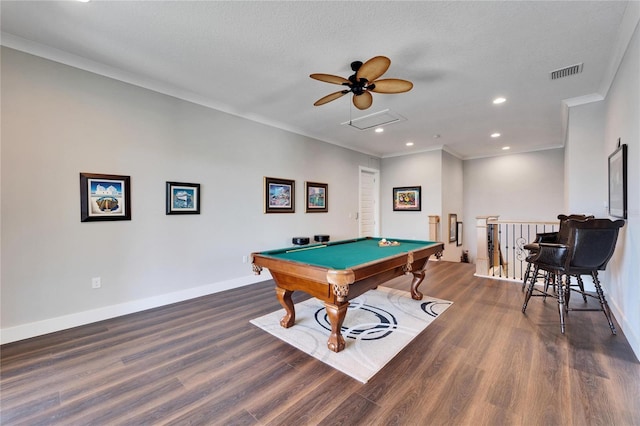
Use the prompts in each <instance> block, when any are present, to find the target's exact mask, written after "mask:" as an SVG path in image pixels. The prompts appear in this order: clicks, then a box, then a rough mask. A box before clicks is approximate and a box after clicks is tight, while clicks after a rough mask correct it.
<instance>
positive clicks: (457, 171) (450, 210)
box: [441, 151, 472, 262]
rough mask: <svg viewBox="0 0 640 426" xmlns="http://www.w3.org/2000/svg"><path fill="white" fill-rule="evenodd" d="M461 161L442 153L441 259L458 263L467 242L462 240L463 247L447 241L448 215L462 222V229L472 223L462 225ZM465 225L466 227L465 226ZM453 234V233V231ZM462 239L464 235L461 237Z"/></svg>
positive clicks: (462, 187) (444, 152) (462, 186)
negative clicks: (443, 248)
mask: <svg viewBox="0 0 640 426" xmlns="http://www.w3.org/2000/svg"><path fill="white" fill-rule="evenodd" d="M462 164H463V161H462V160H461V159H459V158H457V157H454V156H453V155H451V154H449V153H448V152H446V151H442V189H441V191H442V217H441V230H442V236H443V237H442V241H444V242H445V252H444V256H442V259H444V260H448V261H451V262H459V261H460V255H461V253H462V250H463V249H466V246H467V244H466V243H467V241H465V240H464V238H463V239H462V242H463V245H462V246H458V245H457V242H450V241H449V214H455V215H456V219H457V222H463V233H464V228H467V227H471V226H472V225H471V224H472V222H469V221H467V223H466V224H465V223H464V220H463V219H464V213H463V189H464V185H463V166H462ZM465 225H466V226H465ZM454 232H455V231H454ZM463 237H464V235H463Z"/></svg>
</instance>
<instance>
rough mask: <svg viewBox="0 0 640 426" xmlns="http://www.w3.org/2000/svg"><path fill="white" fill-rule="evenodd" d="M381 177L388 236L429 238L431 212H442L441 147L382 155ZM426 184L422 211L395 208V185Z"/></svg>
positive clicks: (384, 230) (384, 233)
mask: <svg viewBox="0 0 640 426" xmlns="http://www.w3.org/2000/svg"><path fill="white" fill-rule="evenodd" d="M382 169H383V170H382V174H381V179H380V198H381V203H380V204H381V209H380V218H381V223H382V226H381V233H382V236H384V237H387V238H389V237H390V238H416V239H421V240H428V239H429V215H440V214H441V213H440V212H441V210H442V199H441V191H440V187H441V185H442V162H441V154H440V151H439V150H438V151H429V152H422V153H419V154H415V155H407V156H400V157H389V158H384V159H382ZM402 186H421V187H422V210H421V211H393V204H392V200H393V188H394V187H402Z"/></svg>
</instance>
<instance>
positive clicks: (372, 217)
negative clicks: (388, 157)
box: [358, 167, 380, 237]
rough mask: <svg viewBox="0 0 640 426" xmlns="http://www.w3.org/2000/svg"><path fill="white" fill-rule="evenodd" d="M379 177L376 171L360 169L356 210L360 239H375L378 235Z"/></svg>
mask: <svg viewBox="0 0 640 426" xmlns="http://www.w3.org/2000/svg"><path fill="white" fill-rule="evenodd" d="M379 176H380V172H379V171H378V170H375V169H367V168H365V167H360V207H359V209H358V223H359V231H358V232H359V236H360V237H377V236H379V234H380V227H379V219H378V217H379V212H378V205H379V202H378V201H379V200H378V198H379V193H380V190H379V188H380V186H379V180H380V179H379Z"/></svg>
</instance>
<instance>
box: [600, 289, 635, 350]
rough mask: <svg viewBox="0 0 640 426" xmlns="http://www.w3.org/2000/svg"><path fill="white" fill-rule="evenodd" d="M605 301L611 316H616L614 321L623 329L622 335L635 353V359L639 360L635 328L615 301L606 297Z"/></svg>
mask: <svg viewBox="0 0 640 426" xmlns="http://www.w3.org/2000/svg"><path fill="white" fill-rule="evenodd" d="M607 303H608V304H609V309H610V310H611V312H612V313H613V316H614V317H616V321H618V324H619V325H620V328H621V329H622V330H623V332H624V336H625V337H626V338H627V341H628V342H629V346H631V349H632V350H633V353H634V354H635V355H636V359H638V360H640V336H638V335H637V334H636V330H635V329H634V327H632V325H631V323H630V322H629V320H628V319H627V317H626V316H624V314H623V313H622V311H621V310H620V308H619V307H618V305H617V304H616V303H615V301H612V300H609V298H607Z"/></svg>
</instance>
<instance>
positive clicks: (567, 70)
mask: <svg viewBox="0 0 640 426" xmlns="http://www.w3.org/2000/svg"><path fill="white" fill-rule="evenodd" d="M582 65H583V64H582V63H579V64H576V65H571V66H570V67H564V68H560V69H559V70H555V71H551V72H550V73H549V74H550V75H551V80H557V79H559V78H563V77H569V76H570V75H574V74H579V73H581V72H582Z"/></svg>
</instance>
